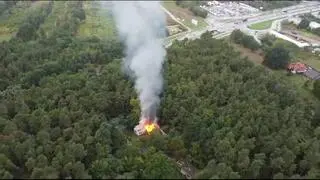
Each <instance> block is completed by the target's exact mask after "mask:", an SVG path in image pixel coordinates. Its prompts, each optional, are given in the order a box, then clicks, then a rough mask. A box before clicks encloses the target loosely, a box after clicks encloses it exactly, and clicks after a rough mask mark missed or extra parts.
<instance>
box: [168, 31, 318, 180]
mask: <svg viewBox="0 0 320 180" xmlns="http://www.w3.org/2000/svg"><path fill="white" fill-rule="evenodd" d="M211 36H212V35H211V34H210V33H207V34H204V35H203V36H202V38H201V39H200V40H195V41H186V40H185V41H181V42H176V43H175V44H173V45H172V46H171V48H170V49H169V50H168V67H167V69H168V70H167V74H166V82H167V85H166V91H165V94H166V95H165V98H164V99H163V102H162V115H163V117H162V118H163V119H164V120H165V121H166V123H168V124H169V125H170V129H171V131H172V134H176V135H178V136H181V138H182V139H183V141H184V144H185V147H186V148H187V154H189V155H190V156H191V157H190V158H191V159H192V162H193V164H194V165H196V166H197V167H198V168H199V169H202V171H201V172H200V173H198V174H197V175H196V178H205V179H208V178H215V179H216V178H224V179H226V178H230V179H231V178H258V179H260V178H268V179H270V178H319V173H318V172H319V168H318V166H317V163H318V162H319V160H320V159H318V158H317V157H316V156H317V155H316V154H319V148H318V146H319V136H318V133H319V130H320V129H319V128H318V127H317V126H318V124H319V121H317V120H316V118H315V117H313V116H312V114H313V107H312V106H311V102H306V101H305V100H303V99H302V98H301V97H300V95H299V94H298V93H297V92H296V91H295V90H294V88H293V87H291V86H289V85H287V83H286V82H285V81H284V80H283V79H282V78H281V77H279V76H276V75H274V74H272V73H270V72H269V71H267V70H266V69H265V68H263V67H261V66H254V65H253V63H251V62H249V61H248V60H247V59H242V58H240V57H239V53H236V52H234V51H233V50H232V48H231V47H230V46H229V45H228V44H227V43H225V42H223V41H222V40H215V39H212V38H211ZM200 69H201V71H200Z"/></svg>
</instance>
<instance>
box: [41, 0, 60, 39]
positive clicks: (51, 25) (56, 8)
mask: <svg viewBox="0 0 320 180" xmlns="http://www.w3.org/2000/svg"><path fill="white" fill-rule="evenodd" d="M65 3H66V1H54V3H53V7H52V11H51V13H50V14H49V16H48V17H47V18H46V20H45V21H44V23H43V24H41V26H40V28H42V29H43V30H44V32H45V34H46V35H47V36H49V35H50V34H51V33H52V32H53V30H54V29H55V27H56V22H57V20H58V19H59V17H60V16H61V15H63V14H64V13H65V11H66V9H65Z"/></svg>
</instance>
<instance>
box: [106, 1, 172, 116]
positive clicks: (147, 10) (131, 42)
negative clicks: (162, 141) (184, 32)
mask: <svg viewBox="0 0 320 180" xmlns="http://www.w3.org/2000/svg"><path fill="white" fill-rule="evenodd" d="M112 14H113V17H114V19H115V23H116V26H117V29H118V33H119V36H120V38H121V40H122V41H123V42H124V43H125V46H126V52H125V53H126V57H125V58H124V59H123V65H124V69H125V71H126V73H127V74H128V75H130V76H131V77H132V78H133V79H134V81H135V89H136V91H137V93H138V96H139V100H140V108H141V116H142V117H143V118H148V119H155V118H156V112H157V108H158V106H159V103H160V98H159V95H160V93H161V91H162V86H163V78H162V66H163V62H164V58H165V56H166V51H165V48H164V47H163V45H162V40H161V39H162V38H164V37H165V27H166V16H165V14H164V12H163V10H162V9H161V5H160V2H158V1H144V2H141V1H116V2H113V5H112Z"/></svg>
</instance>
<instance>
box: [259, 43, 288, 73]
mask: <svg viewBox="0 0 320 180" xmlns="http://www.w3.org/2000/svg"><path fill="white" fill-rule="evenodd" d="M289 61H290V55H289V50H287V49H286V48H284V47H274V48H272V49H270V50H268V51H267V53H266V55H265V58H264V61H263V64H264V65H266V66H268V67H269V68H271V69H285V68H286V67H287V65H288V64H289Z"/></svg>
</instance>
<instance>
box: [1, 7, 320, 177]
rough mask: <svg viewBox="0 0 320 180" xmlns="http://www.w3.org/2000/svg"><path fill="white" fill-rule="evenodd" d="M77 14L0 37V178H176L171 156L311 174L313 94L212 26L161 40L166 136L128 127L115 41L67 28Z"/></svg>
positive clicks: (218, 168) (131, 107) (240, 169)
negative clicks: (31, 33) (26, 37)
mask: <svg viewBox="0 0 320 180" xmlns="http://www.w3.org/2000/svg"><path fill="white" fill-rule="evenodd" d="M68 3H76V4H73V5H74V6H77V7H81V5H80V4H77V3H78V2H73V1H72V2H68ZM69 5H70V4H69ZM72 14H74V13H72V11H70V13H69V15H72ZM79 14H81V13H79ZM81 17H83V16H81V15H79V16H77V17H76V15H74V18H70V19H60V22H59V23H58V25H57V29H55V31H54V33H53V34H52V35H50V36H49V37H46V36H42V37H38V36H36V37H35V39H34V40H32V41H23V40H21V39H19V38H13V39H11V40H10V41H7V42H2V43H0V48H1V49H2V51H0V73H1V74H0V88H1V89H0V90H1V93H0V131H1V134H0V136H1V138H0V141H1V143H0V166H1V169H0V177H1V178H3V179H7V178H56V179H57V178H106V179H115V178H117V179H126V178H128V179H129V178H131V179H132V178H160V179H169V178H170V179H172V178H174V179H179V178H182V175H181V174H180V169H179V168H178V167H177V164H176V163H175V162H174V161H176V160H186V161H188V162H190V163H191V164H192V165H193V166H195V167H196V168H197V169H198V170H199V171H198V173H197V174H196V176H195V177H196V178H299V177H302V178H319V177H320V172H319V167H318V165H319V163H320V159H319V157H320V156H319V155H320V154H319V142H320V141H319V139H320V129H319V127H317V125H318V124H319V123H318V122H319V121H318V120H319V117H320V116H319V114H320V113H319V112H320V111H316V113H315V114H316V116H315V117H314V116H313V114H314V107H313V101H308V100H306V99H302V98H301V97H300V95H299V94H298V93H297V92H296V91H295V90H294V89H293V88H292V87H291V86H290V85H288V84H287V83H286V82H284V81H283V80H282V78H281V77H279V76H276V75H274V74H272V73H271V72H270V71H268V70H266V69H265V68H264V67H262V66H258V67H257V66H254V65H253V64H252V63H251V62H249V61H248V60H247V59H245V58H241V57H240V54H239V53H237V52H235V51H234V50H233V49H232V47H231V46H229V45H228V44H227V43H226V42H224V41H223V40H216V39H212V38H211V37H212V35H211V34H210V33H209V32H207V33H205V34H203V35H202V37H201V39H197V40H194V41H188V40H183V41H180V42H174V43H173V45H172V46H171V47H170V48H169V49H168V50H167V61H166V63H165V65H164V68H165V71H164V72H165V73H164V79H165V89H164V92H163V97H162V99H161V101H162V102H161V106H160V110H159V119H160V124H161V126H162V127H163V129H164V131H166V132H167V134H168V135H167V136H163V135H161V134H160V133H159V132H157V131H156V132H154V133H153V134H151V135H150V136H143V137H136V136H135V135H134V134H133V132H132V129H133V127H134V125H135V124H136V123H137V122H138V117H139V107H138V104H139V103H138V102H137V95H136V93H135V91H134V88H133V83H132V81H130V79H128V78H127V77H126V76H125V75H124V74H123V73H122V71H121V58H122V57H123V46H122V45H121V44H120V43H119V42H118V41H116V40H100V39H99V38H95V37H92V38H86V39H84V38H81V37H76V36H74V35H73V33H74V32H76V31H77V28H78V25H79V21H78V19H80V18H81ZM68 22H70V23H71V24H68ZM72 22H73V25H72ZM67 24H68V25H67ZM33 25H35V24H33ZM64 27H70V28H64ZM37 28H39V27H38V26H37V25H36V26H34V27H33V28H32V30H38V29H37Z"/></svg>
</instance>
